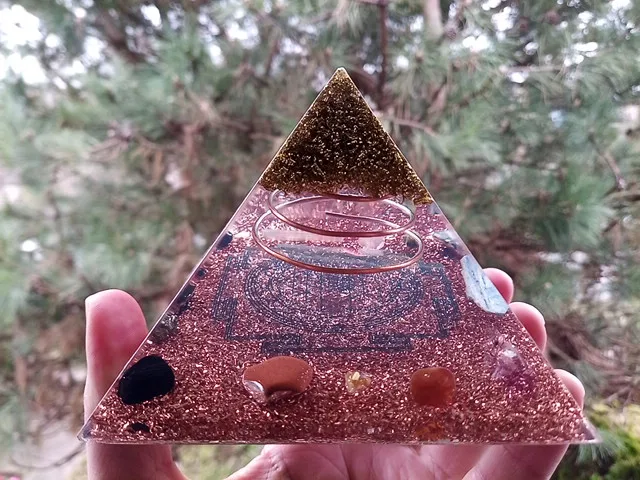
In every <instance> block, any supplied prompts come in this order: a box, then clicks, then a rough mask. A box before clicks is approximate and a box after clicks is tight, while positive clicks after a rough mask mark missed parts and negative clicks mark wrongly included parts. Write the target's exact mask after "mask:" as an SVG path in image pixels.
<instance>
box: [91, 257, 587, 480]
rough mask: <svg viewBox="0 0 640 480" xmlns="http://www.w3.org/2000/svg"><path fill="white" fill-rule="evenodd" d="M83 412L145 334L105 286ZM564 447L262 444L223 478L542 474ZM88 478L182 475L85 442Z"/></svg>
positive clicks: (536, 328)
mask: <svg viewBox="0 0 640 480" xmlns="http://www.w3.org/2000/svg"><path fill="white" fill-rule="evenodd" d="M487 273H488V275H489V277H490V278H491V280H492V281H493V283H494V284H495V285H496V286H497V287H498V290H500V292H501V293H502V295H503V296H504V297H505V299H506V300H507V301H511V298H512V296H513V283H512V281H511V279H510V278H509V277H508V276H507V275H506V274H505V273H504V272H501V271H499V270H494V269H488V270H487ZM511 308H512V310H513V312H514V313H515V314H516V315H517V316H518V318H519V319H520V321H521V322H522V324H523V325H524V326H525V328H526V329H527V330H528V332H529V333H530V334H531V336H532V337H533V339H534V340H535V341H536V343H537V344H538V346H539V347H540V348H544V345H545V343H546V331H545V328H544V319H543V317H542V315H541V314H540V312H538V311H537V310H536V309H535V308H534V307H532V306H530V305H527V304H523V303H513V304H511ZM86 310H87V366H88V375H87V385H86V389H85V414H86V415H88V414H89V413H90V412H91V411H93V409H94V407H95V406H96V405H97V403H98V402H99V401H100V398H102V395H103V394H104V393H105V392H106V390H107V389H108V388H109V386H110V385H111V384H112V383H113V381H114V379H115V378H116V376H117V375H118V373H119V371H120V370H121V368H122V366H123V365H124V364H125V363H126V362H127V361H128V360H129V357H130V356H131V355H132V353H133V352H134V351H135V350H136V349H137V347H138V345H139V344H140V342H141V341H142V340H143V339H144V337H145V336H146V333H147V329H146V323H145V321H144V317H143V315H142V311H141V310H140V307H139V306H138V304H137V303H136V301H135V300H134V299H133V298H132V297H130V296H129V295H127V294H126V293H124V292H121V291H117V290H108V291H105V292H101V293H98V294H96V295H94V296H92V297H89V298H88V299H87V304H86ZM558 373H559V375H560V376H561V378H562V379H563V381H564V382H565V384H566V385H567V387H568V388H569V390H570V391H571V393H572V394H573V395H574V397H575V398H576V399H577V400H578V402H579V403H582V401H583V399H584V389H583V387H582V385H581V384H580V382H579V381H578V380H577V379H576V378H575V377H573V376H572V375H570V374H569V373H567V372H564V371H558ZM566 448H567V447H566V446H562V445H551V446H485V445H477V446H475V445H473V446H460V445H456V446H453V445H429V446H420V447H408V446H402V445H382V444H375V445H359V444H342V445H304V444H300V445H274V446H267V447H265V448H264V449H263V451H262V453H261V454H260V455H259V456H258V457H256V458H255V459H254V460H253V461H252V462H251V463H250V464H249V465H247V467H245V468H243V469H242V470H240V471H238V472H237V473H236V474H234V475H233V476H232V477H231V479H230V480H280V479H283V480H284V479H286V480H302V479H305V480H306V479H318V480H325V479H327V480H329V479H331V480H333V479H335V480H343V479H344V480H347V479H348V480H378V479H379V480H383V479H394V480H395V479H399V480H404V479H406V480H410V479H465V480H485V479H487V480H488V479H491V480H501V479H505V480H506V479H526V480H529V479H530V480H536V479H547V478H549V477H550V476H551V474H552V473H553V471H554V469H555V467H556V466H557V465H558V463H559V462H560V460H561V458H562V456H563V455H564V452H565V451H566ZM87 463H88V470H89V479H90V480H112V479H113V480H116V479H117V480H126V479H136V480H147V479H149V480H151V479H154V480H184V476H183V475H182V474H181V473H180V471H179V470H178V468H177V466H176V465H175V463H174V462H173V459H172V457H171V449H170V447H168V446H129V445H103V444H94V443H91V444H89V446H88V448H87Z"/></svg>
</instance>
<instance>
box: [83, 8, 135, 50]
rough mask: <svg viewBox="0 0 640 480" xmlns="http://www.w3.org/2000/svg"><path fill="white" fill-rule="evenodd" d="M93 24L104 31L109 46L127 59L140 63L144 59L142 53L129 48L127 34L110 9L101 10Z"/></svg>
mask: <svg viewBox="0 0 640 480" xmlns="http://www.w3.org/2000/svg"><path fill="white" fill-rule="evenodd" d="M93 26H94V27H95V28H97V29H98V30H99V31H100V32H102V34H103V35H104V37H105V39H106V40H107V43H108V44H109V46H111V48H113V49H114V50H115V51H116V52H117V53H119V54H120V55H122V56H123V57H124V58H125V59H126V60H127V61H129V62H131V63H140V62H142V61H143V60H144V57H143V56H142V55H141V54H139V53H138V52H134V51H133V50H131V49H130V48H129V45H128V43H127V36H126V34H125V33H124V32H122V31H121V30H120V28H119V27H118V25H116V23H115V20H114V18H113V17H112V16H111V15H110V14H109V12H108V11H106V10H99V11H98V13H97V14H96V20H95V22H94V24H93Z"/></svg>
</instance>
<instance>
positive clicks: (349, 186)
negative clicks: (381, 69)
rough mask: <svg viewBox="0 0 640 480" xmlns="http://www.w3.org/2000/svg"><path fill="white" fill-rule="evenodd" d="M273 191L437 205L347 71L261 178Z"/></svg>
mask: <svg viewBox="0 0 640 480" xmlns="http://www.w3.org/2000/svg"><path fill="white" fill-rule="evenodd" d="M260 183H261V185H262V186H263V187H264V188H266V189H267V190H282V191H284V192H287V193H312V194H318V195H327V194H329V195H330V194H336V193H340V192H343V191H349V192H355V193H358V194H362V195H366V196H370V197H374V198H383V197H388V196H393V197H395V196H402V197H405V198H408V199H411V200H413V202H414V203H416V204H425V203H431V202H432V201H433V200H432V198H431V195H430V194H429V192H428V191H427V188H426V187H425V186H424V184H423V183H422V181H421V180H420V177H418V175H417V174H416V172H415V171H414V170H413V168H411V165H409V162H408V161H407V159H406V158H405V157H404V155H402V153H401V152H400V150H399V149H398V147H397V146H396V144H395V143H394V141H393V140H392V139H391V137H390V136H389V134H388V133H387V132H385V130H384V128H383V126H382V124H381V123H380V121H379V120H378V119H377V118H376V116H375V115H374V113H373V112H372V110H371V108H369V105H367V102H366V101H365V99H364V98H363V97H362V95H361V94H360V92H359V91H358V89H357V87H356V85H355V84H354V83H353V81H352V80H351V77H349V74H348V73H347V71H346V70H345V69H344V68H342V67H341V68H338V69H337V70H336V71H335V73H334V74H333V76H332V77H331V79H330V80H329V82H328V83H327V84H326V85H325V87H324V88H323V90H322V91H321V92H320V94H319V95H318V97H317V98H316V100H315V101H314V103H313V104H312V105H311V107H310V108H309V110H307V112H306V113H305V114H304V116H303V117H302V119H301V120H300V122H299V123H298V125H297V126H296V128H295V129H294V130H293V132H292V133H291V135H289V137H288V138H287V140H286V141H285V142H284V144H283V145H282V147H281V148H280V150H279V151H278V153H277V154H276V155H275V157H274V158H273V160H272V161H271V163H270V164H269V166H268V167H267V169H266V170H265V172H264V173H263V175H262V177H261V179H260Z"/></svg>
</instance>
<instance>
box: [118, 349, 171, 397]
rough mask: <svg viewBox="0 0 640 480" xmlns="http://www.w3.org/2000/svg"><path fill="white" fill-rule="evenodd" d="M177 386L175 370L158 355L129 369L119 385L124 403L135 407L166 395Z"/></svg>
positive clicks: (119, 394) (119, 391)
mask: <svg viewBox="0 0 640 480" xmlns="http://www.w3.org/2000/svg"><path fill="white" fill-rule="evenodd" d="M175 384H176V378H175V376H174V374H173V369H172V368H171V367H170V366H169V364H168V363H167V362H166V361H164V360H163V359H162V358H161V357H159V356H157V355H149V356H148V357H144V358H142V359H140V360H139V361H138V362H136V363H135V364H133V365H132V366H131V367H129V368H128V369H127V371H126V372H124V374H123V375H122V378H121V379H120V384H119V385H118V396H119V397H120V399H121V400H122V402H123V403H126V404H127V405H134V404H136V403H142V402H146V401H147V400H151V399H153V398H156V397H160V396H162V395H166V394H167V393H169V392H170V391H171V390H173V387H174V386H175Z"/></svg>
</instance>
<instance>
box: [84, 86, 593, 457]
mask: <svg viewBox="0 0 640 480" xmlns="http://www.w3.org/2000/svg"><path fill="white" fill-rule="evenodd" d="M337 75H338V74H337ZM344 75H346V74H343V76H344ZM334 78H335V77H334ZM347 78H348V77H347ZM332 81H333V80H332ZM349 84H350V83H349ZM331 85H332V84H331V82H330V84H329V87H331ZM329 87H327V88H329ZM345 88H346V87H345ZM348 88H353V89H354V90H355V87H351V86H348ZM338 90H339V89H338ZM331 94H332V91H331V90H329V92H327V89H325V91H323V93H322V94H321V98H322V95H325V96H329V98H333V97H331ZM354 95H355V94H354ZM358 99H359V100H358ZM358 99H356V98H355V97H354V100H353V101H354V102H355V101H359V102H364V101H363V100H362V99H361V97H359V96H358ZM314 105H315V104H314ZM348 107H349V105H348V102H347V105H346V106H345V105H344V96H343V97H342V100H341V103H340V108H343V109H344V108H347V109H348ZM313 108H314V107H312V109H313ZM336 108H337V107H336ZM307 115H309V113H308V114H307ZM371 117H372V118H373V115H371ZM374 120H375V119H374ZM304 122H305V119H304V118H303V120H302V122H301V125H302V126H303V127H305V128H307V130H309V132H310V133H309V135H313V134H314V130H313V128H309V125H311V126H313V124H311V123H309V122H307V123H306V124H305V123H304ZM338 126H340V124H339V122H338ZM298 128H300V127H298ZM336 128H337V127H336ZM336 132H337V133H336V134H335V135H336V136H337V137H336V139H337V140H336V145H338V147H339V145H340V142H341V137H340V135H347V134H346V133H344V132H345V130H344V129H340V128H337V130H336ZM341 132H343V133H341ZM350 134H352V132H351V133H350ZM313 138H317V137H316V136H314V137H313ZM285 147H286V144H285ZM338 147H335V148H338ZM323 148H325V150H323V152H325V153H323V155H329V156H330V157H331V155H332V153H331V151H330V152H329V153H326V145H325V146H323ZM363 148H364V147H363ZM334 153H335V152H334ZM331 158H334V159H335V158H338V157H337V156H336V155H333V157H331ZM402 158H403V157H402ZM383 162H384V160H383ZM382 165H384V163H382ZM374 167H375V165H374ZM323 168H332V167H323ZM336 168H337V167H336ZM372 168H373V167H372ZM409 168H410V167H409ZM321 177H322V176H321V175H320V176H319V177H317V178H321ZM381 178H382V177H381ZM300 181H301V182H302V184H303V185H304V179H302V180H300ZM264 185H265V183H264V182H259V183H258V184H257V185H256V186H255V187H254V188H253V190H252V191H251V192H250V193H249V195H248V197H247V198H246V200H245V201H244V203H243V204H242V206H241V207H240V208H239V210H238V211H237V212H236V214H235V215H234V217H233V218H232V219H231V221H230V223H229V224H228V225H227V227H226V229H225V231H224V232H222V234H221V235H220V236H219V238H218V239H217V240H216V241H215V243H214V245H213V246H212V248H211V249H210V251H209V252H208V253H207V254H206V256H205V257H204V259H203V260H202V262H201V263H200V265H198V266H197V267H196V268H195V269H194V271H193V273H192V275H191V276H190V278H189V279H188V281H187V283H186V284H185V285H184V287H183V288H182V290H181V291H180V293H179V294H178V295H177V296H176V298H175V299H174V300H173V302H172V303H171V305H170V306H169V307H168V309H167V310H166V312H165V313H164V314H163V315H162V317H161V318H160V320H159V321H158V323H157V324H156V325H155V326H154V328H153V329H152V331H151V332H150V334H149V336H148V337H147V339H146V340H145V341H144V343H143V344H142V345H141V347H140V349H139V350H138V351H137V352H136V354H135V355H134V356H133V358H132V359H131V361H130V362H129V363H128V365H127V366H126V367H125V369H124V370H123V372H122V374H121V375H120V377H119V378H118V380H117V381H116V382H115V383H114V385H113V387H112V388H111V389H110V391H109V392H108V393H107V394H106V396H105V397H104V398H103V400H102V401H101V403H100V404H99V406H98V407H97V408H96V410H95V411H94V412H93V414H92V415H91V417H90V419H89V421H88V422H87V424H86V425H85V427H84V428H83V430H82V432H81V438H83V439H86V440H96V441H100V442H109V443H153V442H171V443H270V442H279V443H292V442H393V443H403V444H410V443H426V442H434V443H438V442H460V443H540V444H544V443H570V442H571V443H577V442H588V441H592V440H594V434H593V431H592V430H591V429H590V427H589V425H588V423H587V421H586V420H585V418H584V416H583V414H582V412H581V410H580V408H579V406H578V405H577V404H576V402H575V400H574V399H573V398H572V397H571V395H570V393H569V392H568V390H567V389H566V388H565V387H564V385H563V384H562V382H561V381H560V379H559V378H558V377H557V376H556V375H555V373H554V371H553V369H552V367H551V366H550V365H549V364H548V363H547V361H546V360H545V359H544V357H543V355H542V353H541V352H540V351H539V349H538V348H537V346H536V345H535V343H534V341H533V340H532V339H531V337H530V336H529V335H528V333H527V332H526V331H525V329H524V328H523V326H522V325H521V324H520V323H519V321H518V320H517V318H516V317H515V316H514V315H513V313H511V311H510V310H509V307H508V305H507V303H506V302H505V300H504V299H503V298H502V297H501V296H500V294H499V293H498V291H497V290H496V288H495V287H494V286H493V284H492V283H491V282H490V281H489V280H488V278H487V277H486V276H485V275H484V273H483V271H482V269H481V267H480V266H479V265H478V263H477V262H476V261H475V259H474V258H473V257H472V256H471V254H470V253H469V251H468V250H467V248H466V247H465V245H464V243H463V242H462V240H461V239H460V238H459V237H458V235H457V234H456V232H455V231H454V229H453V228H452V227H451V224H450V223H449V222H448V221H447V219H446V218H445V217H444V215H443V214H442V212H441V211H440V209H439V208H438V206H437V205H436V204H435V203H434V202H433V201H431V200H430V198H429V197H428V194H426V195H423V194H422V192H421V191H419V190H418V191H417V192H418V193H416V195H414V196H413V198H411V199H408V197H409V195H407V193H409V194H411V189H410V188H405V190H404V191H403V190H402V189H400V190H398V192H396V193H398V194H394V192H393V191H392V190H389V189H390V188H392V187H393V188H395V187H394V186H393V185H391V187H389V185H383V186H382V187H381V190H385V189H386V191H385V192H383V193H384V194H381V193H380V191H376V192H374V193H375V195H372V194H371V193H372V192H371V188H368V186H366V185H365V187H363V185H362V184H361V183H358V182H357V181H355V180H354V182H352V183H347V184H344V182H343V184H342V185H340V188H339V189H337V188H333V190H334V191H333V193H332V192H331V191H326V192H323V191H322V189H321V188H315V187H314V188H313V189H312V191H313V192H314V193H303V191H304V190H305V188H304V187H301V188H300V190H301V191H300V192H295V193H291V191H289V193H284V192H283V191H281V190H279V189H277V188H273V185H271V184H270V183H269V187H270V188H268V189H267V188H265V186H264ZM318 185H322V183H321V182H320V183H319V184H318ZM334 187H335V185H334ZM387 187H389V188H387ZM403 188H404V187H403ZM329 190H330V189H329ZM425 192H426V189H425ZM416 199H417V201H415V202H414V201H413V200H416Z"/></svg>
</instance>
